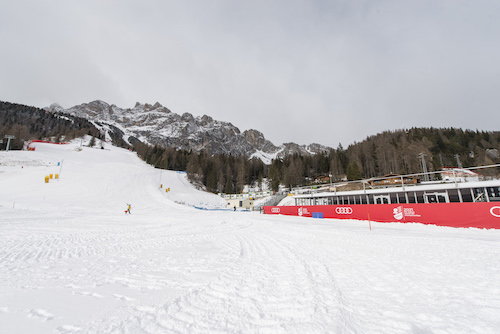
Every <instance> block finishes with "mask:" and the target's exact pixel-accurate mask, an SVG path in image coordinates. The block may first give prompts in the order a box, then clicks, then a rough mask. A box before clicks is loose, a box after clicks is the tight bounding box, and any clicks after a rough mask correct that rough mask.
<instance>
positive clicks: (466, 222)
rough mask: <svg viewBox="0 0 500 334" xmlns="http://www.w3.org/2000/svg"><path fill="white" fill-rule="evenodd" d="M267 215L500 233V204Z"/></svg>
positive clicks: (289, 210)
mask: <svg viewBox="0 0 500 334" xmlns="http://www.w3.org/2000/svg"><path fill="white" fill-rule="evenodd" d="M264 213H265V214H281V215H291V216H302V217H313V215H314V216H316V217H317V216H319V213H321V215H322V216H323V217H324V218H335V219H357V220H371V221H376V222H382V223H388V222H390V223H421V224H432V225H438V226H450V227H476V228H486V229H500V203H495V202H475V203H412V204H357V205H311V206H265V207H264Z"/></svg>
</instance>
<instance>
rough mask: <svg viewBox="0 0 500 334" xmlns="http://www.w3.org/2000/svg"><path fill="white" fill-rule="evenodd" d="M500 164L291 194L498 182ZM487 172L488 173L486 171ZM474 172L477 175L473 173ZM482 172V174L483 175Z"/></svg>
mask: <svg viewBox="0 0 500 334" xmlns="http://www.w3.org/2000/svg"><path fill="white" fill-rule="evenodd" d="M499 168H500V164H495V165H488V166H478V167H471V168H449V169H446V170H441V171H434V172H427V173H415V174H406V175H397V176H383V177H373V178H369V179H362V180H355V181H342V182H331V183H327V184H322V185H314V186H304V187H295V188H292V189H291V190H290V193H291V194H294V195H299V194H313V193H321V192H337V190H338V191H345V190H366V189H377V188H394V187H402V188H403V189H404V188H405V187H411V186H414V185H416V184H432V183H464V182H471V181H484V180H496V179H498V178H499V175H500V170H496V169H499ZM485 170H487V172H486V173H484V171H485ZM466 172H473V173H475V174H477V175H474V174H472V173H470V174H469V173H467V174H466ZM481 172H482V173H481ZM450 173H451V174H450ZM443 174H445V175H448V174H449V175H450V176H449V177H448V178H447V179H443V177H442V175H443ZM426 176H427V177H428V179H429V180H430V181H420V178H423V179H427V177H426ZM410 178H411V179H416V180H417V181H416V182H415V183H410V182H405V180H408V179H410ZM384 180H388V181H390V182H388V183H384V184H381V183H380V182H379V184H377V185H375V184H374V183H375V181H384Z"/></svg>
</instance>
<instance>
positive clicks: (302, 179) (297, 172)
mask: <svg viewBox="0 0 500 334" xmlns="http://www.w3.org/2000/svg"><path fill="white" fill-rule="evenodd" d="M96 124H98V123H96ZM5 135H13V136H15V137H16V139H14V140H12V141H11V149H22V147H23V142H24V141H27V140H32V139H43V140H53V141H56V142H57V141H59V140H61V138H64V140H70V139H73V138H79V137H82V136H83V135H91V136H92V137H95V138H99V139H102V138H103V137H104V135H103V134H102V133H101V132H100V131H99V129H98V128H97V127H96V126H95V125H94V124H92V122H90V121H88V120H86V119H83V118H78V117H73V116H69V115H66V114H59V113H51V112H48V111H45V110H43V109H39V108H35V107H30V106H25V105H20V104H13V103H9V102H2V101H0V139H3V138H4V136H5ZM110 135H111V137H112V140H113V143H114V145H117V146H120V147H126V148H129V149H133V150H135V151H136V152H137V153H138V155H139V156H140V157H141V158H142V159H143V160H145V161H146V162H147V163H149V164H151V165H153V166H155V167H157V168H163V169H168V170H177V171H186V172H187V175H188V177H189V179H190V180H191V181H192V182H193V183H195V184H197V185H199V186H200V187H203V188H205V189H206V190H208V191H211V192H215V193H217V192H223V193H239V192H241V191H242V189H243V186H244V185H246V184H250V185H262V183H263V182H268V184H269V186H270V188H271V189H272V190H274V191H277V190H278V189H279V186H280V185H284V186H286V187H295V186H302V185H311V184H314V182H315V180H317V179H318V178H319V177H323V179H322V181H323V182H329V181H330V180H331V181H340V180H345V179H347V180H358V179H362V178H370V177H377V176H383V175H387V174H412V173H419V172H421V171H422V156H423V159H425V162H426V164H427V168H428V170H429V171H437V170H440V169H441V168H442V167H465V168H467V167H473V166H481V165H492V164H500V155H499V151H500V132H498V131H479V130H475V131H474V130H463V129H457V128H411V129H400V130H394V131H385V132H382V133H380V134H377V135H373V136H369V137H367V138H366V139H365V140H363V141H362V142H360V143H354V144H351V145H349V146H348V147H347V148H343V147H342V145H340V144H339V145H338V147H337V148H335V149H333V148H332V149H330V150H329V151H328V152H323V153H320V154H316V155H299V154H294V155H287V156H284V157H280V158H276V159H274V160H273V161H272V163H271V164H270V165H266V164H264V163H263V162H262V161H261V160H259V159H257V158H252V159H249V158H248V157H246V156H232V155H227V154H218V155H209V154H207V153H206V152H193V151H184V150H177V149H175V148H174V147H161V146H152V145H149V144H144V143H142V142H140V141H138V140H134V141H133V142H132V144H133V145H132V147H130V145H129V144H127V143H126V142H125V141H124V140H123V139H122V136H121V135H122V133H121V132H120V131H119V130H118V129H115V131H112V133H110ZM0 149H2V150H3V149H5V140H4V143H3V144H0ZM325 180H326V181H325Z"/></svg>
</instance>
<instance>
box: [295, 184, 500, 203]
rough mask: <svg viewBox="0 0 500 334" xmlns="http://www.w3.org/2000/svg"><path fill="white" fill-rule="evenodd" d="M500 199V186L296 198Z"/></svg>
mask: <svg viewBox="0 0 500 334" xmlns="http://www.w3.org/2000/svg"><path fill="white" fill-rule="evenodd" d="M497 201H500V187H482V188H465V189H448V190H436V191H407V192H398V193H385V194H384V193H380V194H363V195H333V196H325V197H309V198H296V199H295V204H296V205H353V204H406V203H461V202H497Z"/></svg>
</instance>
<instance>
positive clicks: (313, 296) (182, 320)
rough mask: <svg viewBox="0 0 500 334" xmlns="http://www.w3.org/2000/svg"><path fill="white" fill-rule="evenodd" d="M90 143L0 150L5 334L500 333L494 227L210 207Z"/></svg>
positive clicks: (172, 180) (179, 180)
mask: <svg viewBox="0 0 500 334" xmlns="http://www.w3.org/2000/svg"><path fill="white" fill-rule="evenodd" d="M79 144H80V141H76V142H73V143H72V144H69V145H54V144H37V145H36V151H35V152H27V151H23V152H20V151H16V152H5V151H2V152H0V333H8V334H9V333H419V334H423V333H500V231H499V230H479V229H455V228H449V227H437V226H426V225H419V224H381V223H372V224H371V225H372V230H370V229H369V225H368V222H361V221H346V220H343V221H337V220H322V219H311V218H301V217H287V216H266V215H261V214H259V213H253V212H232V211H225V210H199V209H195V208H193V205H195V206H200V207H205V208H210V209H214V208H217V207H222V206H223V205H224V202H223V201H222V199H220V198H219V197H217V196H215V195H211V194H206V193H202V192H199V191H197V190H195V189H194V188H193V187H192V186H191V185H190V184H189V183H188V182H187V181H186V178H185V174H182V173H176V172H170V171H160V170H155V169H153V168H152V167H150V166H148V165H147V164H145V163H144V162H142V161H141V160H140V159H139V158H138V157H137V156H136V154H135V153H133V152H129V151H127V150H124V149H119V148H115V147H109V148H108V149H105V150H100V149H93V148H88V147H81V148H80V147H79ZM61 161H62V162H63V165H62V173H61V175H60V179H59V180H55V179H52V180H50V182H49V183H45V182H44V177H45V175H48V174H50V173H53V174H56V173H58V172H59V170H60V167H58V166H57V163H58V162H61ZM160 182H161V184H163V188H161V189H160V187H159V184H160ZM165 187H169V188H170V189H171V191H170V192H168V193H166V192H165V190H164V188H165ZM176 202H178V203H184V204H178V203H176ZM126 203H131V204H132V210H131V212H132V214H130V215H126V214H125V213H124V210H125V209H126Z"/></svg>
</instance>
